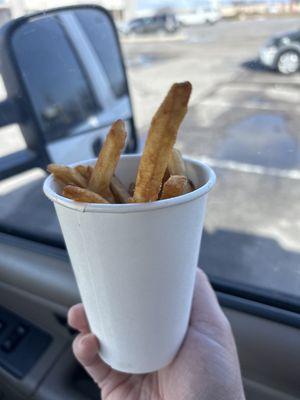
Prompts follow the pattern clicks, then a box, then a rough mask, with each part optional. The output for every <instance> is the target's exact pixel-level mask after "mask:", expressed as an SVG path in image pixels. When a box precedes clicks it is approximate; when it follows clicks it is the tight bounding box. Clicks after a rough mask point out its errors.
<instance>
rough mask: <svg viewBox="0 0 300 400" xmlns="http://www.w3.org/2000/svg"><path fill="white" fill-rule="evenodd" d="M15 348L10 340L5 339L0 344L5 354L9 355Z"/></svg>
mask: <svg viewBox="0 0 300 400" xmlns="http://www.w3.org/2000/svg"><path fill="white" fill-rule="evenodd" d="M14 347H15V343H14V341H13V340H12V339H10V338H8V339H5V340H4V342H3V343H2V344H1V350H3V351H5V352H6V353H10V352H11V351H12V350H13V349H14Z"/></svg>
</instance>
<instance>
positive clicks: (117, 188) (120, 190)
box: [110, 175, 130, 203]
mask: <svg viewBox="0 0 300 400" xmlns="http://www.w3.org/2000/svg"><path fill="white" fill-rule="evenodd" d="M110 188H111V191H112V192H113V195H114V197H115V198H116V200H117V201H118V202H119V203H128V200H129V197H130V196H129V193H128V192H127V190H126V188H125V186H124V185H123V183H122V182H121V181H120V180H119V179H118V178H117V177H116V176H115V175H114V176H113V177H112V178H111V182H110Z"/></svg>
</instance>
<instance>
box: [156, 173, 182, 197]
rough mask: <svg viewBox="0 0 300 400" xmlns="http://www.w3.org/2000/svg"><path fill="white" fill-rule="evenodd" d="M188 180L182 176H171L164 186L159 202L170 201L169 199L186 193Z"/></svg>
mask: <svg viewBox="0 0 300 400" xmlns="http://www.w3.org/2000/svg"><path fill="white" fill-rule="evenodd" d="M187 184H188V179H187V177H186V176H183V175H171V176H170V178H169V179H168V180H167V182H166V183H165V184H164V187H163V191H162V195H161V200H164V199H170V198H171V197H177V196H181V195H182V194H184V193H186V192H185V191H186V186H187Z"/></svg>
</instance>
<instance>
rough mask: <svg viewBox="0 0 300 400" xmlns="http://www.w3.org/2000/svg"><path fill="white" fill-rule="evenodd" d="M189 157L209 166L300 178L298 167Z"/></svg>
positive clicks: (279, 176)
mask: <svg viewBox="0 0 300 400" xmlns="http://www.w3.org/2000/svg"><path fill="white" fill-rule="evenodd" d="M191 157H192V158H194V159H196V160H199V161H202V162H204V163H207V164H208V165H210V166H211V167H216V168H222V169H228V170H233V171H239V172H245V173H250V174H258V175H268V176H274V177H278V178H287V179H296V180H299V179H300V169H279V168H272V167H263V166H261V165H257V164H247V163H241V162H237V161H231V160H218V159H216V158H212V157H206V156H201V157H199V156H194V155H191Z"/></svg>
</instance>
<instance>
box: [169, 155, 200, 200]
mask: <svg viewBox="0 0 300 400" xmlns="http://www.w3.org/2000/svg"><path fill="white" fill-rule="evenodd" d="M168 170H169V172H170V175H183V176H187V173H186V168H185V164H184V161H183V159H182V155H181V153H180V151H179V150H178V149H175V148H174V149H173V150H172V155H171V157H170V159H169V162H168ZM194 189H195V188H194V187H193V185H191V183H190V181H188V183H187V185H186V187H185V193H189V192H192V191H193V190H194Z"/></svg>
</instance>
